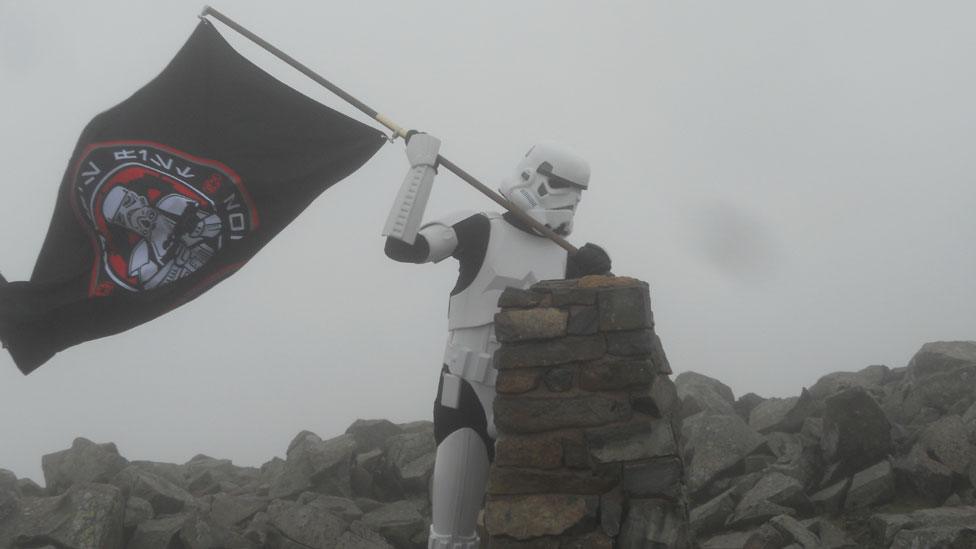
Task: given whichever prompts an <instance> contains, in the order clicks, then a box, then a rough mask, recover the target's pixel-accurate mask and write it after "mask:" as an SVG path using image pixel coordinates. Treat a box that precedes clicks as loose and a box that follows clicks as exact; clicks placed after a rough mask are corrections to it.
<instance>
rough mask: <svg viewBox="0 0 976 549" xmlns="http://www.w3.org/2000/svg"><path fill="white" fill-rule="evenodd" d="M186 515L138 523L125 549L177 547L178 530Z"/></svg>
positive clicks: (170, 548) (165, 548) (168, 548)
mask: <svg viewBox="0 0 976 549" xmlns="http://www.w3.org/2000/svg"><path fill="white" fill-rule="evenodd" d="M186 520H187V516H186V515H171V516H168V517H161V518H158V519H153V520H147V521H144V522H141V523H139V526H138V527H136V531H135V534H133V535H132V539H130V540H129V543H128V544H126V546H125V547H126V549H173V548H174V547H179V545H177V544H181V542H180V541H179V534H180V529H181V528H183V524H184V523H185V522H186Z"/></svg>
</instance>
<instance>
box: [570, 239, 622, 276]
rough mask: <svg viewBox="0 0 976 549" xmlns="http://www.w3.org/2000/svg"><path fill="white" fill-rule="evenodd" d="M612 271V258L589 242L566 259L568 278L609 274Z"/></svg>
mask: <svg viewBox="0 0 976 549" xmlns="http://www.w3.org/2000/svg"><path fill="white" fill-rule="evenodd" d="M610 269H611V262H610V256H609V255H607V252H606V251H604V249H603V248H601V247H599V246H597V245H596V244H591V243H589V242H587V243H586V244H584V245H583V247H581V248H580V249H579V251H577V252H576V253H575V254H572V255H570V256H569V257H568V258H567V259H566V278H580V277H581V276H587V275H602V274H607V273H608V272H610Z"/></svg>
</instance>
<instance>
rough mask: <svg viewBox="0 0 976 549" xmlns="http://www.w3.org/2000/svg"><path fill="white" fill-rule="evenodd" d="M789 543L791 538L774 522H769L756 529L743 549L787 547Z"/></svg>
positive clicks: (780, 548)
mask: <svg viewBox="0 0 976 549" xmlns="http://www.w3.org/2000/svg"><path fill="white" fill-rule="evenodd" d="M789 544H790V541H789V538H788V537H787V536H786V535H784V534H783V533H782V532H780V531H779V529H778V528H776V527H775V526H773V525H772V523H768V522H767V523H765V524H763V525H762V526H760V527H759V528H758V529H757V530H756V531H754V532H753V533H752V535H751V536H749V538H748V539H747V540H746V542H745V544H744V545H743V546H742V547H743V549H786V548H787V547H788V546H789Z"/></svg>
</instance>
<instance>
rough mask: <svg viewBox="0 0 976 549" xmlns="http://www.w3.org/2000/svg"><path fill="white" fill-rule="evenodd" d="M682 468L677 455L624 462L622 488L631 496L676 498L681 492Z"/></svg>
mask: <svg viewBox="0 0 976 549" xmlns="http://www.w3.org/2000/svg"><path fill="white" fill-rule="evenodd" d="M683 472H684V468H683V467H682V466H681V460H680V459H679V458H678V457H677V456H674V457H661V458H653V459H650V460H646V461H639V462H633V463H626V464H624V478H623V483H622V486H623V489H624V492H626V493H627V494H628V495H629V496H631V497H663V498H669V499H672V500H677V499H678V498H679V497H680V496H681V494H682V489H683V487H682V484H681V480H682V474H683Z"/></svg>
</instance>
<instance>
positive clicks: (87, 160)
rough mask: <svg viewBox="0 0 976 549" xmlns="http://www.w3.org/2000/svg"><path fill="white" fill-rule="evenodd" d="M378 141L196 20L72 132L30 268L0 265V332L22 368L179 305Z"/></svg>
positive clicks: (231, 267)
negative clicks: (126, 92) (159, 64)
mask: <svg viewBox="0 0 976 549" xmlns="http://www.w3.org/2000/svg"><path fill="white" fill-rule="evenodd" d="M383 141H384V136H383V134H382V133H381V132H379V131H378V130H376V129H373V128H371V127H369V126H366V125H364V124H362V123H360V122H358V121H356V120H353V119H351V118H349V117H347V116H345V115H343V114H340V113H338V112H336V111H333V110H332V109H329V108H327V107H325V106H323V105H321V104H319V103H317V102H315V101H313V100H311V99H309V98H308V97H305V96H304V95H302V94H301V93H299V92H297V91H295V90H293V89H292V88H290V87H288V86H286V85H284V84H282V83H281V82H279V81H278V80H276V79H274V78H273V77H271V76H270V75H268V74H267V73H265V72H263V71H262V70H261V69H259V68H258V67H257V66H255V65H253V64H252V63H251V62H249V61H248V60H246V59H244V58H243V57H241V56H240V55H239V54H238V53H237V52H235V51H234V49H233V48H231V47H230V45H229V44H228V43H227V42H225V41H224V39H223V38H222V37H221V36H220V34H219V33H218V32H217V31H216V30H215V29H214V28H213V27H212V26H211V25H210V23H208V22H202V23H200V24H199V25H198V26H197V28H196V30H195V31H194V33H193V34H192V36H190V39H189V40H188V41H187V43H186V44H185V45H184V46H183V48H182V49H181V50H180V52H179V53H178V54H177V55H176V57H175V58H174V59H173V61H171V62H170V64H169V66H167V67H166V68H165V69H164V70H163V72H162V73H161V74H160V75H159V76H157V77H156V78H155V79H154V80H153V81H151V82H150V83H149V84H148V85H146V86H145V87H143V88H142V89H140V90H139V91H137V92H136V93H135V94H134V95H132V97H130V98H128V99H126V100H125V101H123V102H122V103H120V104H119V105H117V106H115V107H113V108H111V109H109V110H108V111H106V112H103V113H101V114H99V115H98V116H96V117H95V118H94V119H93V120H92V121H91V122H90V123H89V124H88V126H87V127H86V128H85V129H84V131H83V132H82V134H81V138H80V139H79V140H78V144H77V146H76V147H75V151H74V153H73V155H72V158H71V161H70V163H69V165H68V169H67V171H66V173H65V175H64V178H63V180H62V182H61V187H60V190H59V192H58V198H57V203H56V205H55V208H54V215H53V218H52V219H51V225H50V227H49V229H48V233H47V237H46V238H45V241H44V245H43V247H42V248H41V252H40V255H39V256H38V259H37V263H36V265H35V266H34V271H33V273H32V275H31V279H30V281H29V282H4V281H3V280H2V278H0V340H2V341H3V343H4V345H5V346H6V347H7V348H8V350H9V351H10V354H11V355H12V356H13V358H14V361H15V362H16V363H17V366H18V368H20V370H21V371H22V372H24V373H25V374H27V373H30V372H31V371H33V370H34V369H36V368H37V367H38V366H40V365H41V364H43V363H44V362H45V361H47V360H48V359H50V358H51V357H52V356H53V355H54V354H55V353H57V352H58V351H61V350H63V349H66V348H68V347H70V346H72V345H76V344H78V343H81V342H83V341H88V340H91V339H95V338H99V337H103V336H106V335H110V334H114V333H118V332H121V331H124V330H127V329H129V328H132V327H134V326H137V325H139V324H141V323H143V322H146V321H149V320H151V319H153V318H155V317H157V316H159V315H162V314H164V313H166V312H167V311H170V310H172V309H174V308H176V307H178V306H180V305H182V304H183V303H186V302H187V301H189V300H191V299H193V298H195V297H196V296H198V295H200V294H201V293H202V292H204V291H206V290H207V289H209V288H210V287H212V286H213V285H214V284H216V283H218V282H220V281H221V280H223V279H224V278H226V277H228V276H229V275H231V274H232V273H234V272H235V271H236V270H237V269H239V268H240V267H241V266H243V265H244V264H245V263H246V262H247V261H248V260H249V259H250V258H251V257H252V256H253V255H254V254H255V253H257V252H258V250H260V249H261V248H262V247H263V246H264V245H265V244H267V243H268V241H269V240H271V238H273V237H274V236H275V235H276V234H277V233H278V232H279V231H281V230H282V229H283V228H284V227H285V226H286V225H288V223H290V222H291V221H292V220H293V219H294V218H295V217H296V216H297V215H298V214H299V213H301V212H302V210H304V209H305V208H306V207H307V206H308V205H309V204H310V203H311V202H312V200H314V199H315V197H317V196H318V195H319V194H320V193H321V192H322V191H324V190H325V189H327V188H329V187H330V186H331V185H332V184H334V183H335V182H337V181H339V180H340V179H342V178H344V177H346V176H348V175H349V174H351V173H352V172H354V171H356V170H357V169H359V167H360V166H362V165H363V163H365V162H366V161H367V160H369V159H370V158H371V157H372V156H373V154H375V153H376V151H377V150H378V149H379V148H380V146H381V145H382V144H383ZM11 229H12V228H10V227H7V228H5V229H4V230H5V231H7V232H8V233H9V231H11Z"/></svg>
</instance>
